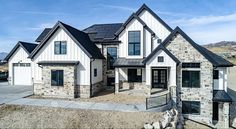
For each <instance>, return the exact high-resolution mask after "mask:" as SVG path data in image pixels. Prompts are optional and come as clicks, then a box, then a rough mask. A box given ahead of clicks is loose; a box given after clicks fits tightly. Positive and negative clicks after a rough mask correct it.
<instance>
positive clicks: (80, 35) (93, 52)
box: [29, 21, 104, 59]
mask: <svg viewBox="0 0 236 129" xmlns="http://www.w3.org/2000/svg"><path fill="white" fill-rule="evenodd" d="M58 28H62V29H63V30H64V31H65V32H66V33H67V34H68V35H69V36H70V37H71V38H72V39H73V41H74V42H75V43H77V45H78V46H79V47H80V48H81V49H82V50H83V51H84V52H85V53H86V54H87V55H88V57H89V58H92V59H104V56H103V55H102V53H101V52H100V50H99V48H98V47H97V46H96V45H95V44H94V43H93V42H92V41H91V40H90V38H89V36H88V34H86V33H84V32H82V31H79V30H77V29H76V28H74V27H72V26H69V25H67V24H65V23H62V22H60V21H58V22H57V23H56V24H55V26H54V27H53V28H52V29H51V31H50V32H49V33H48V34H47V35H46V37H45V38H44V39H43V40H42V41H41V43H40V44H39V45H38V46H37V47H36V48H35V50H34V51H33V52H32V53H31V54H30V56H29V57H30V58H33V57H34V56H35V55H36V53H37V52H38V51H39V50H40V49H41V48H42V47H43V46H44V44H45V43H46V42H47V41H48V40H49V38H50V37H51V36H52V35H53V34H54V33H55V32H56V30H57V29H58Z"/></svg>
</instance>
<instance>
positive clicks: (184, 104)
mask: <svg viewBox="0 0 236 129" xmlns="http://www.w3.org/2000/svg"><path fill="white" fill-rule="evenodd" d="M190 108H191V107H190V104H189V103H188V102H185V101H182V113H183V114H189V113H190V111H189V109H190Z"/></svg>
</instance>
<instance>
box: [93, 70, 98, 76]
mask: <svg viewBox="0 0 236 129" xmlns="http://www.w3.org/2000/svg"><path fill="white" fill-rule="evenodd" d="M94 77H97V69H94Z"/></svg>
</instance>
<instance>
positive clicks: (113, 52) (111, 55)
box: [107, 47, 117, 70]
mask: <svg viewBox="0 0 236 129" xmlns="http://www.w3.org/2000/svg"><path fill="white" fill-rule="evenodd" d="M116 59H117V48H116V47H108V48H107V69H108V70H109V69H114V67H113V63H114V62H115V61H116Z"/></svg>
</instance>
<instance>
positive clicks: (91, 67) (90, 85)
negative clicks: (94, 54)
mask: <svg viewBox="0 0 236 129" xmlns="http://www.w3.org/2000/svg"><path fill="white" fill-rule="evenodd" d="M93 61H95V59H92V60H90V97H91V96H92V91H93V90H92V89H93V88H92V86H93V84H92V77H93V76H92V75H93V74H92V72H93V70H92V62H93Z"/></svg>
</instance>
